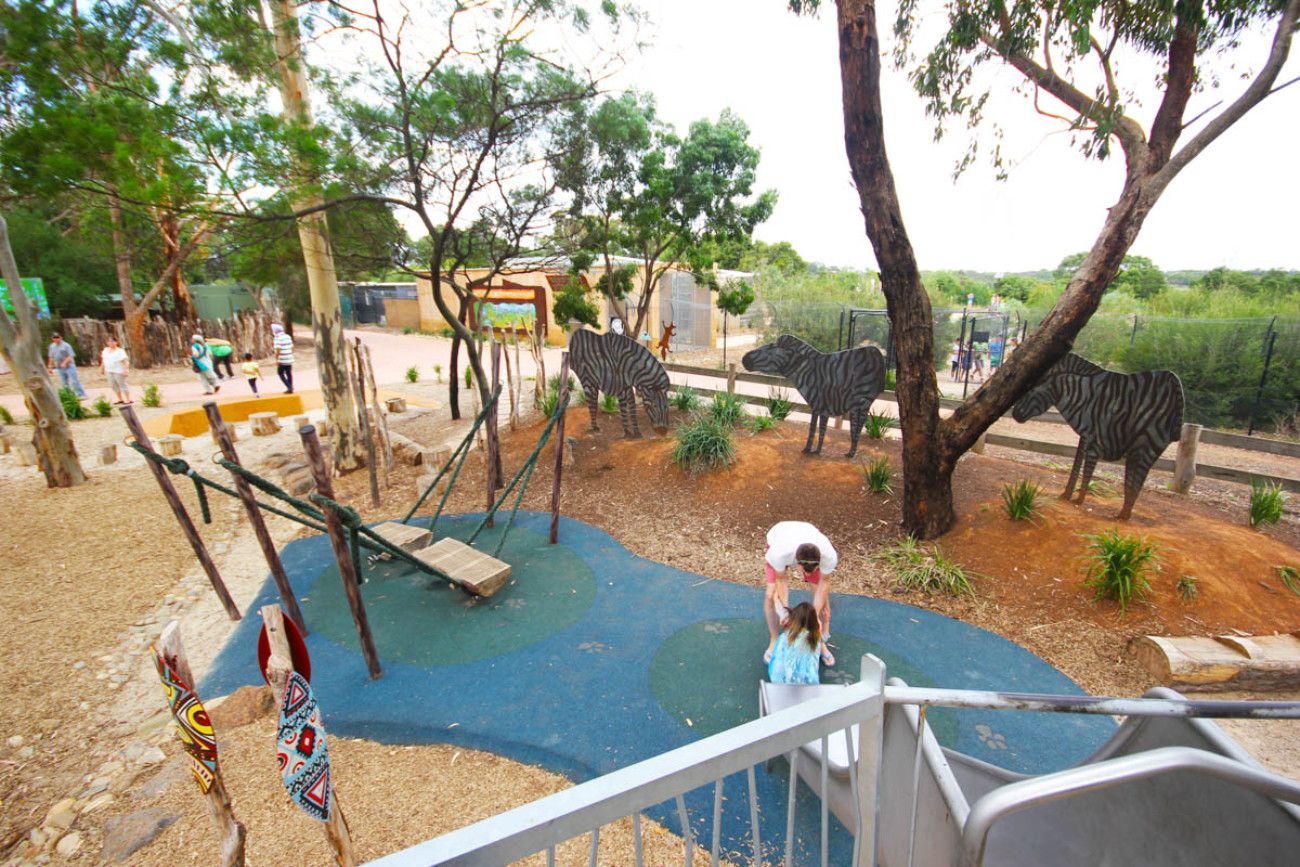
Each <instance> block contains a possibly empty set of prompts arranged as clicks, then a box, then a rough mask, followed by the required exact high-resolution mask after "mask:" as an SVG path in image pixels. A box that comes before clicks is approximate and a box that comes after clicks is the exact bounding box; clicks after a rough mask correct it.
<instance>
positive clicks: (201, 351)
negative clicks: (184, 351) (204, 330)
mask: <svg viewBox="0 0 1300 867" xmlns="http://www.w3.org/2000/svg"><path fill="white" fill-rule="evenodd" d="M193 340H194V342H193V343H191V344H190V363H191V364H193V365H194V373H195V375H196V376H198V378H199V385H201V386H203V393H204V394H216V393H217V392H219V391H221V383H220V381H219V380H218V379H217V375H216V374H215V373H213V372H212V350H210V349H208V344H207V343H205V342H204V341H203V335H202V334H195V335H194V337H193Z"/></svg>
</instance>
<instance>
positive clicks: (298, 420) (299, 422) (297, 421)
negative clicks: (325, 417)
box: [293, 415, 311, 430]
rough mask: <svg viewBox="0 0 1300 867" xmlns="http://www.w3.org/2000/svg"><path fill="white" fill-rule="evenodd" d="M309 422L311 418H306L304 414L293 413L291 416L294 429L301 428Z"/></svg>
mask: <svg viewBox="0 0 1300 867" xmlns="http://www.w3.org/2000/svg"><path fill="white" fill-rule="evenodd" d="M309 424H311V419H309V418H307V416H305V415H295V416H294V417H293V429H294V430H301V429H302V428H303V427H305V426H306V425H309Z"/></svg>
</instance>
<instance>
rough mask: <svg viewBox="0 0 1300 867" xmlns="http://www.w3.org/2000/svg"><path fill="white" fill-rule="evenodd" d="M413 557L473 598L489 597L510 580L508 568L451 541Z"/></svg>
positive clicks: (437, 543) (444, 541) (508, 566)
mask: <svg viewBox="0 0 1300 867" xmlns="http://www.w3.org/2000/svg"><path fill="white" fill-rule="evenodd" d="M415 556H416V557H417V558H419V559H420V560H421V561H423V562H424V563H425V564H426V565H428V566H429V567H431V568H433V569H437V570H438V571H439V572H442V573H443V574H445V575H449V576H451V577H452V578H454V579H456V580H457V581H459V582H460V583H461V584H462V585H463V586H464V587H465V589H466V590H468V591H469V592H470V593H473V594H474V595H475V596H491V595H492V594H493V593H496V592H497V591H498V590H500V589H501V587H502V586H503V585H504V584H505V583H506V579H508V578H509V577H510V564H509V563H503V562H501V561H500V560H498V559H496V558H495V557H492V556H490V555H488V554H484V553H483V552H482V551H478V550H476V549H474V548H471V547H470V546H469V545H466V544H465V543H464V542H460V541H457V540H456V539H452V538H450V537H446V538H442V539H439V540H438V541H437V542H435V543H433V544H432V545H430V546H429V547H428V548H425V549H424V550H422V551H417V552H416V553H415Z"/></svg>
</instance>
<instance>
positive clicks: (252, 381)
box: [240, 352, 262, 397]
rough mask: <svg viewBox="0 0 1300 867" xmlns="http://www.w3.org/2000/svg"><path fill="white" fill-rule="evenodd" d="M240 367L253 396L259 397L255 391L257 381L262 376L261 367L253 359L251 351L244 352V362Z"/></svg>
mask: <svg viewBox="0 0 1300 867" xmlns="http://www.w3.org/2000/svg"><path fill="white" fill-rule="evenodd" d="M240 369H241V370H243V371H244V376H246V377H248V387H249V388H251V389H252V390H253V397H261V395H260V394H258V393H257V381H258V380H259V379H261V378H262V368H261V367H260V366H258V364H257V362H256V361H254V360H253V353H251V352H245V353H244V364H243V366H242V367H241V368H240Z"/></svg>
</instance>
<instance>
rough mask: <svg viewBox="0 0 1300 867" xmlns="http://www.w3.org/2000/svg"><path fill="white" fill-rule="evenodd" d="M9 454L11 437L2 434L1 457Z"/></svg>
mask: <svg viewBox="0 0 1300 867" xmlns="http://www.w3.org/2000/svg"><path fill="white" fill-rule="evenodd" d="M7 454H9V435H8V434H0V455H7Z"/></svg>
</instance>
